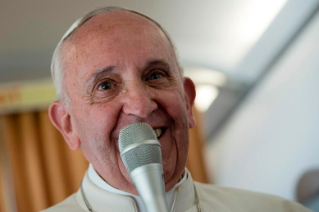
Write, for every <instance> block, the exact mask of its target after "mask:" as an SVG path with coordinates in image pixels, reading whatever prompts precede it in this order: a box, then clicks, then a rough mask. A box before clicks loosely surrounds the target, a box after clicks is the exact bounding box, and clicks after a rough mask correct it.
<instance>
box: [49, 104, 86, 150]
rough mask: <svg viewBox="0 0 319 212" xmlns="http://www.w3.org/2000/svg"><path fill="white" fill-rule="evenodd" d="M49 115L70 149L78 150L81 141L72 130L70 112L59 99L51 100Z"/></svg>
mask: <svg viewBox="0 0 319 212" xmlns="http://www.w3.org/2000/svg"><path fill="white" fill-rule="evenodd" d="M49 117H50V120H51V122H52V124H53V125H54V126H55V127H56V128H57V129H58V130H59V131H60V132H61V134H62V135H63V137H64V140H65V141H66V143H67V144H68V146H69V147H70V149H72V150H78V149H79V148H80V145H81V142H80V139H79V137H78V136H77V134H76V133H75V131H74V130H73V126H72V121H71V116H70V114H69V113H68V112H67V111H66V108H65V106H64V105H63V103H62V102H60V101H55V102H53V103H52V104H51V105H50V107H49Z"/></svg>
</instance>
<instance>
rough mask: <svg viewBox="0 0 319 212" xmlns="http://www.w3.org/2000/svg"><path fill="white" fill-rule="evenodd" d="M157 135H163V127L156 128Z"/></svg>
mask: <svg viewBox="0 0 319 212" xmlns="http://www.w3.org/2000/svg"><path fill="white" fill-rule="evenodd" d="M154 132H155V134H156V137H157V138H159V137H160V136H161V135H162V129H161V128H157V129H155V130H154Z"/></svg>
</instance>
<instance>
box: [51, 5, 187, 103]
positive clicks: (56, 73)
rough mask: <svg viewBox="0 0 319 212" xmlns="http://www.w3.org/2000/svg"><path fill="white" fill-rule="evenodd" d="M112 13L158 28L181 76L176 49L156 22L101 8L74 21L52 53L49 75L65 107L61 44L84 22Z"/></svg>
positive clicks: (111, 8) (67, 101) (122, 9)
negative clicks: (172, 54)
mask: <svg viewBox="0 0 319 212" xmlns="http://www.w3.org/2000/svg"><path fill="white" fill-rule="evenodd" d="M113 11H124V12H131V13H134V14H137V15H140V16H142V17H144V18H146V19H148V20H150V21H151V22H152V23H154V24H155V25H156V26H158V27H159V28H160V30H161V31H162V32H163V33H164V34H165V36H166V38H167V39H168V41H169V43H170V45H171V46H172V48H173V50H174V57H175V60H176V63H177V66H178V68H179V71H180V74H181V76H182V75H183V70H182V68H181V66H180V65H179V63H178V60H177V51H176V48H175V46H174V44H173V42H172V40H171V39H170V36H169V35H168V33H167V32H166V31H165V30H164V28H163V27H162V26H161V25H160V24H159V23H157V22H156V21H154V20H153V19H151V18H149V17H147V16H146V15H144V14H141V13H139V12H136V11H133V10H129V9H125V8H121V7H102V8H98V9H94V10H92V11H91V12H89V13H87V14H85V15H83V16H82V17H80V18H79V19H78V20H76V21H75V22H74V23H73V24H72V26H71V27H70V28H69V29H68V30H67V31H66V33H65V34H64V35H63V36H62V38H61V40H60V41H59V43H58V45H57V46H56V48H55V50H54V53H53V57H52V62H51V75H52V79H53V83H54V86H55V88H56V96H57V99H58V100H61V101H63V102H64V103H65V104H66V105H68V104H69V103H70V98H69V97H68V96H67V94H66V93H65V92H64V93H62V90H63V86H64V85H63V78H64V70H63V69H64V67H63V62H62V61H61V50H62V46H63V43H64V42H65V41H66V40H68V38H69V37H71V36H72V35H73V34H74V33H75V32H76V31H77V29H78V28H80V27H81V26H82V25H83V24H84V23H85V22H87V21H88V20H90V19H91V18H93V17H95V16H97V15H100V14H103V13H108V12H113Z"/></svg>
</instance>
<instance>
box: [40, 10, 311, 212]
mask: <svg viewBox="0 0 319 212" xmlns="http://www.w3.org/2000/svg"><path fill="white" fill-rule="evenodd" d="M52 76H53V79H54V83H55V86H56V89H57V96H58V101H56V102H54V103H53V104H52V105H51V107H50V109H49V116H50V119H51V121H52V123H53V124H54V125H55V127H56V128H57V129H58V130H59V131H60V132H61V133H62V135H63V137H64V139H65V141H66V142H67V144H68V145H69V147H70V148H71V149H72V150H77V149H79V148H81V150H82V152H83V154H84V156H85V157H86V159H87V160H88V161H89V162H90V167H89V169H88V171H87V173H86V175H85V176H84V179H83V181H82V184H81V187H80V189H79V191H78V192H77V193H76V194H74V195H72V196H70V197H69V198H67V199H66V200H65V201H63V202H62V203H60V204H58V205H56V206H53V207H51V208H49V209H48V210H46V211H48V212H50V211H59V212H63V211H67V212H72V211H103V212H105V211H125V212H129V211H146V208H145V206H144V204H143V201H142V200H141V198H140V197H139V196H138V193H137V191H136V188H135V186H134V184H133V183H132V180H131V178H130V175H129V173H128V172H127V170H126V169H125V167H124V165H123V162H122V160H121V157H120V153H119V147H118V138H119V132H120V131H121V129H123V128H124V127H125V126H127V125H130V124H132V123H138V122H143V123H147V124H149V125H150V126H151V127H152V128H153V129H154V131H155V132H156V136H157V137H158V140H159V142H160V144H161V149H162V158H163V171H164V181H165V190H166V200H167V203H168V207H169V208H170V210H171V211H189V212H190V211H216V212H226V211H227V212H228V211H236V212H241V211H242V212H247V211H254V212H255V211H308V210H307V209H305V208H303V207H302V206H300V205H299V204H297V203H293V202H289V201H286V200H283V199H280V198H278V197H273V196H268V195H263V194H256V193H252V192H245V191H240V190H235V189H228V188H227V189H226V188H220V187H216V186H208V185H203V184H200V183H194V182H193V180H192V178H191V175H190V173H189V172H188V171H187V169H185V165H186V160H187V154H188V129H189V128H192V127H194V125H195V120H194V116H193V114H192V106H193V102H194V99H195V87H194V84H193V82H192V81H191V80H190V79H188V78H184V77H183V73H182V70H181V68H180V66H179V64H178V62H177V58H176V54H175V52H174V47H173V44H172V42H171V40H170V39H169V37H168V35H167V33H166V32H165V31H164V30H163V29H162V28H161V26H160V25H159V24H158V23H156V22H155V21H153V20H151V19H150V18H148V17H146V16H144V15H142V14H139V13H136V12H134V11H129V10H125V9H121V8H113V7H110V8H101V9H97V10H94V11H92V12H91V13H89V14H87V15H85V16H84V17H82V18H81V19H79V20H78V21H77V22H75V24H73V25H72V27H71V28H70V29H69V31H68V32H67V33H66V35H64V36H63V38H62V40H61V41H60V43H59V44H58V46H57V48H56V50H55V53H54V56H53V61H52Z"/></svg>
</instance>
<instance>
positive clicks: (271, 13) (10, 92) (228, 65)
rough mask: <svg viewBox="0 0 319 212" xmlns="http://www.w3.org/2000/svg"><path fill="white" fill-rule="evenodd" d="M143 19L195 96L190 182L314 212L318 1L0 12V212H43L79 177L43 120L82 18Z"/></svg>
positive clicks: (51, 5)
mask: <svg viewBox="0 0 319 212" xmlns="http://www.w3.org/2000/svg"><path fill="white" fill-rule="evenodd" d="M101 6H121V7H126V8H129V9H133V10H136V11H138V12H141V13H144V14H146V15H148V16H149V17H151V18H153V19H154V20H156V21H157V22H159V23H160V24H161V25H162V26H163V27H164V28H165V29H166V30H167V31H168V33H169V34H170V35H171V38H172V40H173V42H174V43H175V45H176V47H177V49H178V51H179V59H180V62H181V64H182V66H183V68H184V71H185V75H186V76H189V77H191V78H192V79H193V80H194V81H195V84H196V89H197V97H196V102H195V104H196V108H195V114H196V117H197V120H198V123H197V127H196V128H195V129H193V130H192V131H191V147H190V148H191V149H190V156H189V161H188V168H189V169H190V171H191V172H192V175H193V176H194V178H195V179H197V180H198V181H201V182H207V183H214V184H217V185H222V186H229V187H236V188H242V189H248V190H253V191H258V192H265V193H270V194H274V195H278V196H281V197H284V198H287V199H290V200H294V201H299V202H300V203H302V204H304V205H305V206H307V207H309V208H311V209H313V210H314V211H319V203H318V202H319V176H318V175H319V174H318V173H319V171H318V170H319V93H318V91H319V1H318V0H268V1H262V0H236V1H234V0H223V1H218V0H202V1H191V0H183V1H181V0H177V1H168V0H165V1H164V0H163V1H155V0H148V1H146V0H104V1H102V0H96V1H94V2H93V1H85V0H68V1H62V0H55V1H41V0H34V1H17V0H11V1H6V0H1V1H0V32H1V33H0V154H1V157H0V165H1V171H0V211H10V212H11V211H12V212H22V211H39V210H42V209H44V208H46V207H49V206H51V205H53V204H56V203H57V202H59V201H61V200H63V199H64V198H65V197H66V196H68V195H70V194H71V193H73V192H75V191H76V190H77V189H78V188H79V183H80V181H81V179H82V176H83V174H84V172H85V171H86V169H87V165H88V164H87V162H86V161H85V159H84V158H83V156H82V154H81V152H72V151H70V150H68V147H67V145H66V144H65V143H64V141H63V139H62V137H61V136H60V135H59V133H58V132H57V131H56V130H55V129H54V128H53V126H52V125H51V123H50V122H49V120H48V116H47V112H46V111H47V107H48V105H49V103H50V102H52V101H54V100H55V91H54V87H53V84H52V81H51V79H50V62H51V57H52V53H53V51H54V48H55V46H56V45H57V43H58V41H59V40H60V38H61V37H62V35H63V34H64V33H65V31H66V30H67V29H68V28H69V27H70V26H71V24H72V23H73V22H74V21H75V20H76V19H77V18H78V17H80V16H81V15H82V14H84V13H86V12H87V11H90V10H91V9H94V8H97V7H101Z"/></svg>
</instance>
